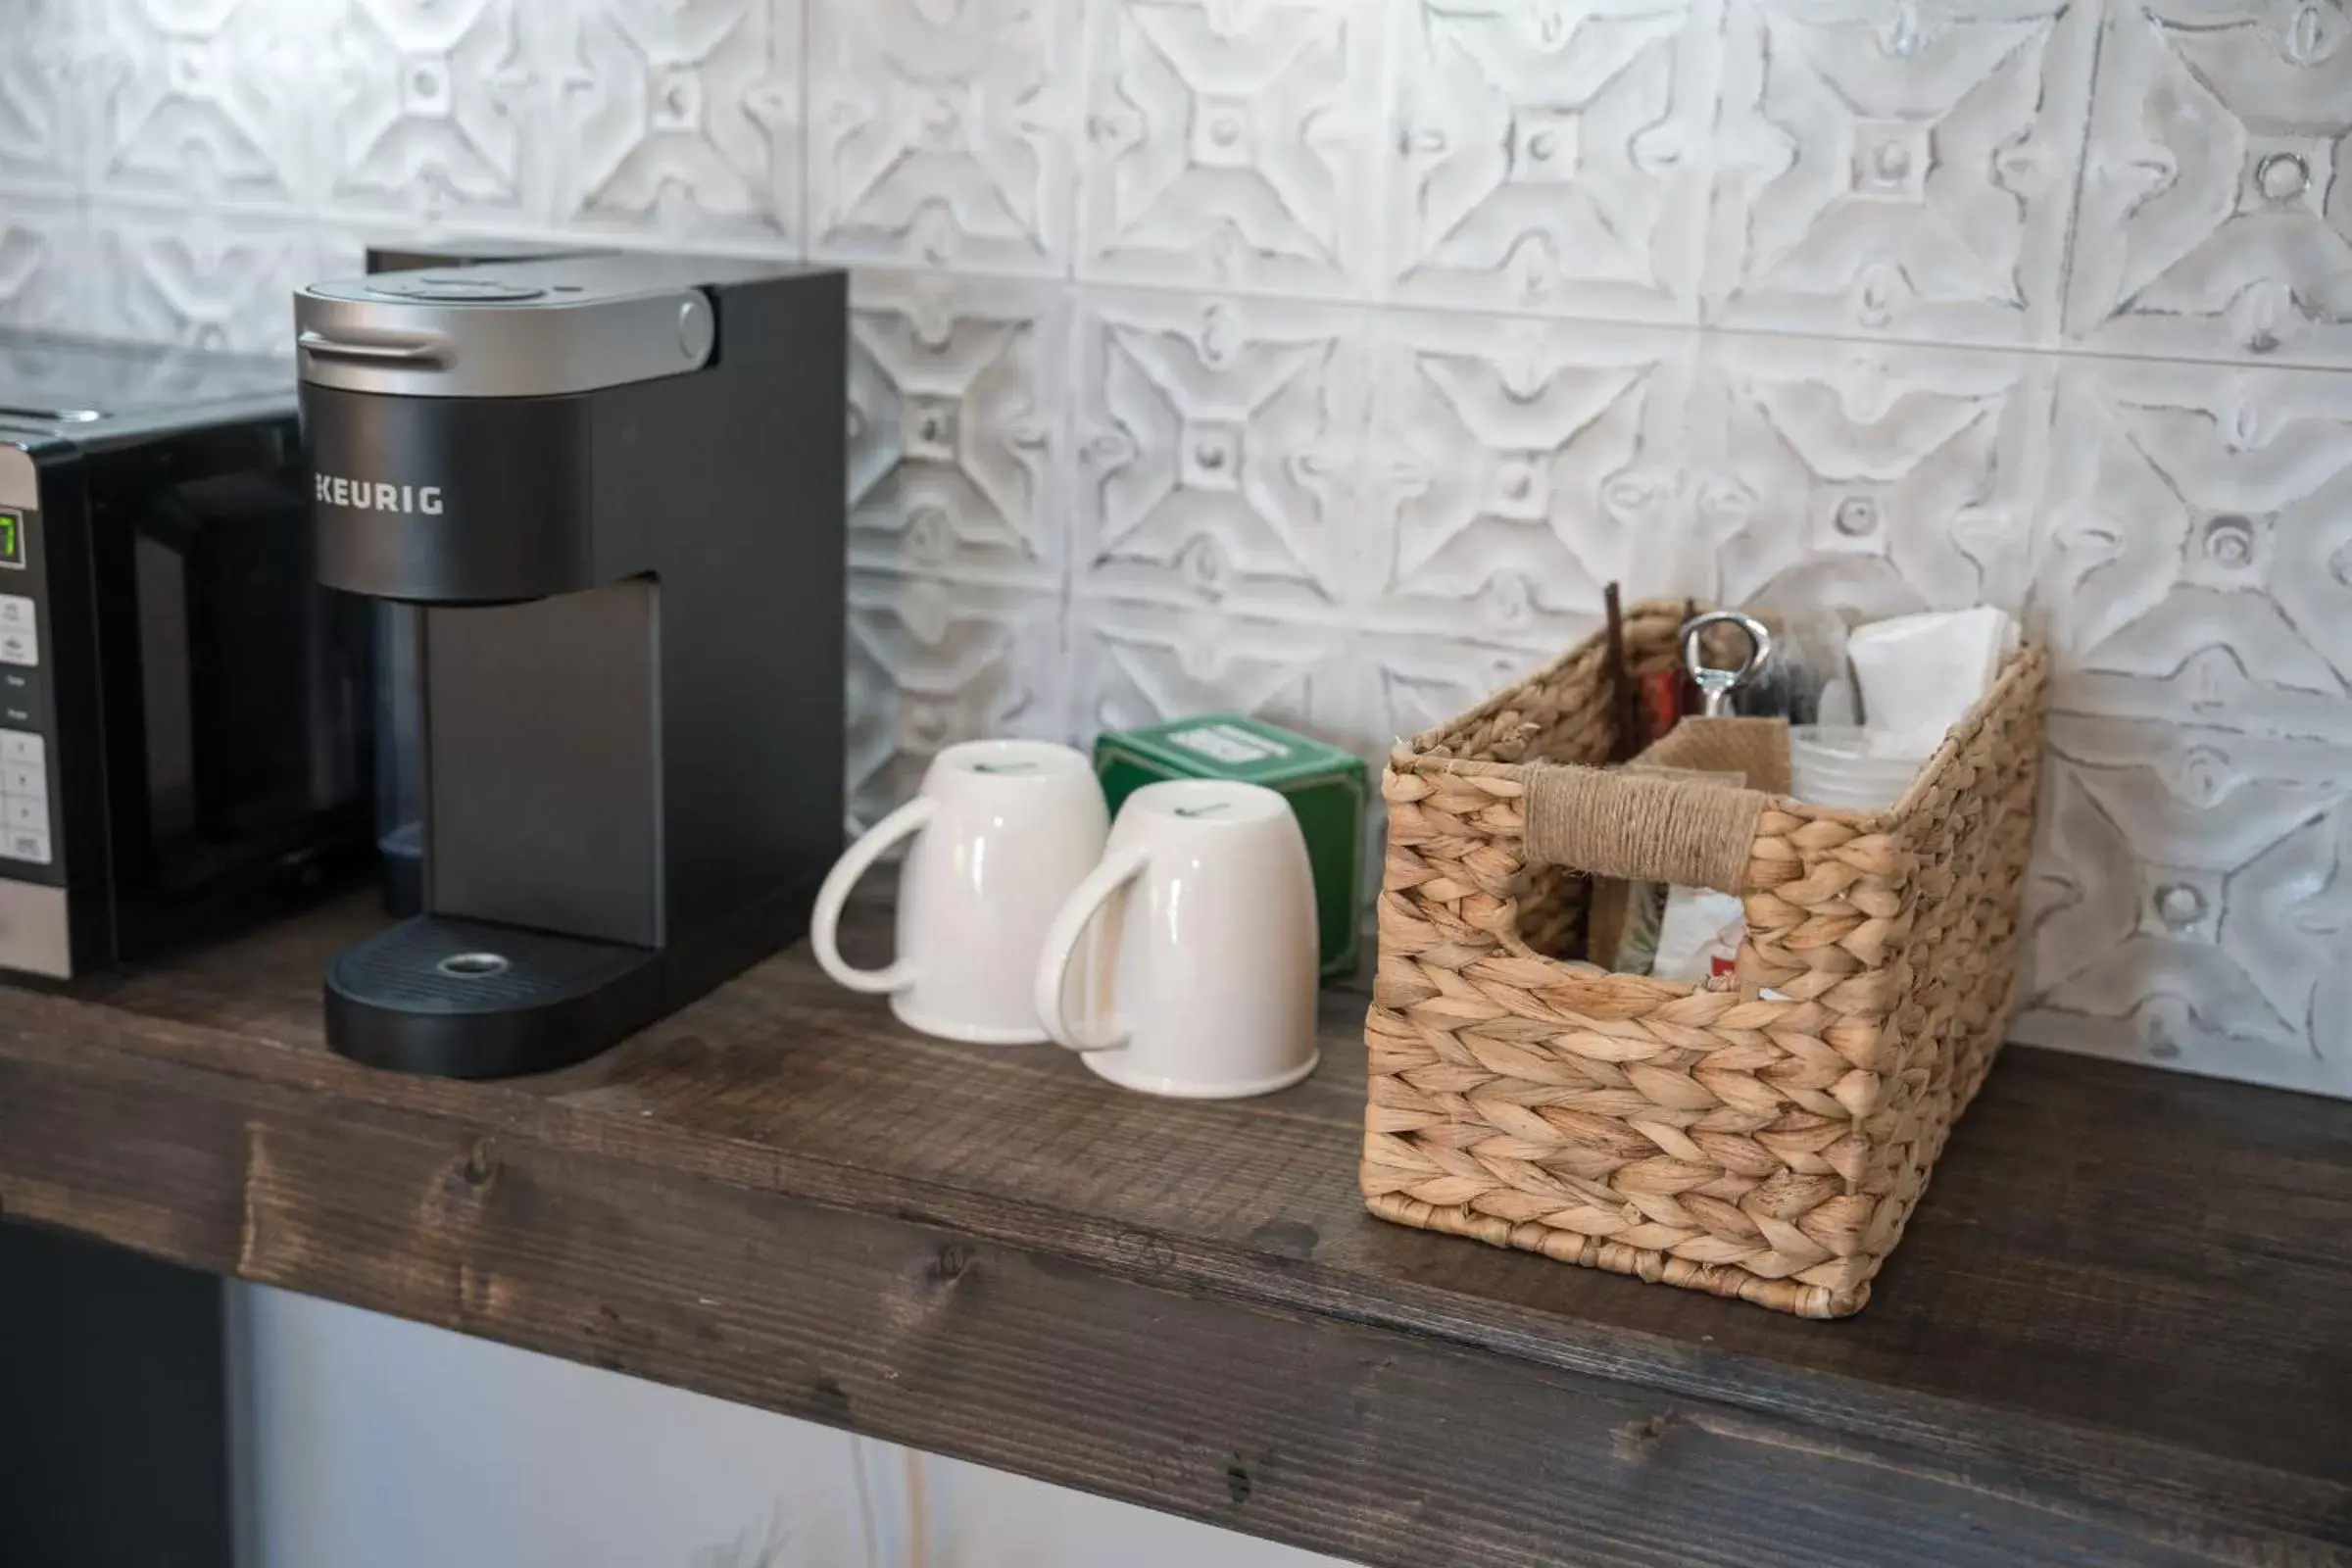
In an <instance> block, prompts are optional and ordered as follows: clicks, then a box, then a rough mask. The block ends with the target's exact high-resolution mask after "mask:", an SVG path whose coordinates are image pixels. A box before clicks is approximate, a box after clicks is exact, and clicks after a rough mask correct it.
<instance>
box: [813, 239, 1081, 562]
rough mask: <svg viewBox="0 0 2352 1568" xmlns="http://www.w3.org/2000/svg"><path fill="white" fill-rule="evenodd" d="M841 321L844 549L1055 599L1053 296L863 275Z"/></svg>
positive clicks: (1061, 538)
mask: <svg viewBox="0 0 2352 1568" xmlns="http://www.w3.org/2000/svg"><path fill="white" fill-rule="evenodd" d="M852 304H853V314H852V318H851V325H850V404H851V408H850V454H849V473H850V503H851V519H850V526H851V541H852V543H851V551H852V556H853V559H854V560H856V561H857V562H858V564H862V565H868V566H873V567H877V568H882V569H900V570H907V571H919V572H943V571H944V572H953V573H956V574H957V575H958V576H961V577H965V578H986V579H990V580H994V581H1001V582H1007V583H1021V584H1026V585H1028V586H1030V587H1033V588H1043V589H1047V590H1050V591H1052V592H1053V593H1054V594H1055V595H1058V594H1059V592H1060V589H1061V585H1062V579H1063V575H1064V571H1065V566H1066V561H1067V544H1068V540H1067V533H1068V528H1067V509H1066V503H1065V501H1064V499H1063V495H1062V469H1063V456H1064V448H1065V446H1066V444H1067V433H1066V430H1065V428H1064V426H1065V423H1066V421H1065V420H1064V419H1063V418H1062V417H1061V412H1060V411H1061V410H1062V409H1063V407H1064V406H1065V402H1066V391H1065V381H1066V377H1067V374H1068V365H1069V352H1068V335H1069V323H1068V312H1067V309H1066V307H1067V299H1066V296H1065V295H1064V294H1063V293H1062V292H1061V291H1060V290H1057V289H1053V288H1049V287H1044V286H1041V285H1037V284H1028V283H1019V282H1011V281H999V280H990V279H981V280H974V279H962V278H953V277H948V276H944V275H939V274H917V273H903V272H902V273H865V274H860V275H859V276H858V278H857V280H856V286H855V288H854V290H853V293H852Z"/></svg>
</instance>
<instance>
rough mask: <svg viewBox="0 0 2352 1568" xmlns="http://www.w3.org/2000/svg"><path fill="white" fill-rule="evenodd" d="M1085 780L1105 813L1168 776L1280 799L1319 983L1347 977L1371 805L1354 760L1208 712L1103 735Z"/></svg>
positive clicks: (1358, 929)
mask: <svg viewBox="0 0 2352 1568" xmlns="http://www.w3.org/2000/svg"><path fill="white" fill-rule="evenodd" d="M1095 774H1096V776H1097V777H1098V778H1100V779H1101V780H1102V781H1103V795H1104V797H1105V798H1106V799H1107V800H1108V801H1109V802H1110V809H1111V814H1113V815H1114V816H1115V815H1116V814H1118V809H1119V806H1120V804H1121V803H1122V802H1124V801H1125V800H1126V799H1127V797H1128V796H1130V795H1132V794H1134V793H1135V792H1136V791H1137V790H1139V789H1141V788H1143V787H1144V786H1145V785H1146V784H1155V783H1157V782H1159V781H1160V780H1161V779H1169V778H1223V779H1233V780H1235V781H1237V782H1239V783H1243V784H1263V785H1264V786H1265V787H1266V788H1268V789H1270V790H1273V791H1276V792H1277V793H1279V794H1281V795H1283V796H1284V797H1286V798H1287V799H1288V800H1289V801H1290V803H1291V810H1292V812H1293V813H1294V814H1295V815H1297V817H1298V818H1299V829H1300V831H1301V832H1303V833H1304V834H1305V835H1306V854H1307V858H1308V859H1309V860H1310V861H1312V862H1313V864H1314V868H1315V918H1316V921H1317V923H1318V924H1319V925H1320V927H1321V934H1322V941H1323V977H1324V978H1325V979H1327V980H1328V979H1331V978H1333V977H1334V976H1338V975H1347V974H1352V973H1354V972H1355V966H1356V960H1357V958H1358V957H1359V956H1360V951H1359V950H1360V949H1361V947H1362V944H1363V920H1362V914H1363V907H1364V900H1363V867H1364V848H1363V846H1364V819H1365V813H1366V812H1367V810H1368V809H1369V808H1370V800H1371V785H1370V782H1369V780H1368V779H1367V777H1366V775H1365V771H1364V764H1363V760H1362V759H1360V758H1357V757H1353V756H1350V755H1349V754H1348V753H1346V752H1343V751H1341V750H1340V749H1339V748H1338V747H1336V746H1326V745H1324V744H1323V743H1322V742H1321V741H1312V740H1308V739H1307V738H1306V737H1305V736H1303V735H1297V734H1293V733H1292V732H1291V731H1289V730H1287V729H1282V728H1278V727H1277V726H1275V725H1272V724H1268V723H1265V722H1263V721H1262V720H1259V719H1254V718H1246V717H1244V716H1243V715H1241V714H1239V713H1208V714H1204V715H1202V716H1201V717H1199V718H1180V719H1176V720H1173V721H1172V722H1169V723H1165V724H1153V725H1151V726H1150V727H1148V728H1145V729H1124V730H1111V731H1109V732H1107V733H1105V734H1103V736H1101V737H1100V738H1098V739H1097V740H1096V742H1095Z"/></svg>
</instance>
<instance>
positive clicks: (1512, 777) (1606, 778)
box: [1362, 604, 2046, 1317]
mask: <svg viewBox="0 0 2352 1568" xmlns="http://www.w3.org/2000/svg"><path fill="white" fill-rule="evenodd" d="M1681 617H1682V610H1681V608H1680V607H1679V606H1672V605H1663V604H1653V605H1643V606H1641V607H1639V608H1638V609H1637V610H1636V611H1635V612H1634V613H1632V614H1631V615H1629V616H1628V618H1627V623H1626V635H1627V640H1628V647H1629V653H1630V657H1631V659H1632V662H1633V665H1634V668H1635V669H1636V671H1637V672H1640V671H1643V670H1650V669H1660V668H1666V667H1670V666H1672V665H1673V664H1674V663H1675V662H1676V657H1677V656H1676V650H1675V637H1676V632H1677V629H1678V627H1679V625H1680V622H1681ZM2045 669H2046V664H2045V660H2044V658H2043V655H2042V654H2041V652H2040V650H2039V649H2037V648H2034V647H2032V646H2029V647H2028V648H2027V649H2026V650H2025V651H2024V652H2023V653H2021V654H2020V655H2019V656H2018V657H2017V658H2016V659H2015V660H2013V661H2012V662H2010V665H2009V667H2008V668H2007V669H2006V670H2005V671H2004V672H2003V674H2002V676H2001V678H2000V680H1999V682H1998V683H1997V684H1996V685H1995V687H1994V688H1993V690H1992V691H1991V693H1990V694H1989V695H1987V696H1986V698H1985V700H1984V702H1982V703H1980V704H1979V705H1978V707H1977V708H1976V710H1975V711H1973V712H1972V713H1971V714H1970V715H1969V717H1968V719H1967V720H1966V721H1965V722H1963V723H1961V724H1960V725H1959V726H1957V727H1956V728H1955V729H1954V730H1953V732H1952V734H1951V735H1950V736H1949V737H1948V738H1947V739H1946V740H1945V742H1944V744H1943V747H1942V749H1941V750H1940V751H1938V752H1937V753H1936V756H1935V758H1934V759H1933V760H1931V761H1930V762H1929V763H1928V764H1927V766H1926V767H1925V768H1923V769H1922V770H1921V773H1920V775H1919V778H1918V780H1917V781H1916V782H1915V783H1914V784H1913V785H1912V787H1911V789H1910V791H1909V792H1908V793H1907V794H1906V795H1905V796H1904V797H1903V799H1902V800H1901V801H1899V802H1898V803H1896V805H1895V806H1894V807H1892V808H1891V809H1887V810H1886V811H1883V812H1880V813H1877V814H1875V815H1866V814H1863V813H1859V812H1853V811H1845V810H1838V809H1831V808H1827V807H1816V806H1808V805H1805V804H1803V803H1801V802H1797V801H1792V800H1788V799H1783V798H1772V797H1767V796H1764V795H1762V794H1759V793H1757V792H1754V791H1749V790H1738V789H1732V788H1730V787H1729V786H1726V785H1722V784H1709V783H1704V782H1680V781H1678V782H1676V783H1675V784H1674V785H1673V786H1672V789H1673V791H1674V792H1675V793H1674V794H1673V796H1672V798H1671V799H1670V800H1669V801H1668V802H1667V804H1668V807H1669V808H1670V810H1669V813H1668V816H1669V819H1668V820H1666V821H1665V822H1664V823H1663V824H1661V823H1660V822H1659V821H1658V820H1657V819H1656V811H1655V809H1654V807H1655V805H1656V802H1655V800H1654V798H1653V799H1652V800H1650V801H1649V802H1648V803H1647V804H1646V805H1644V806H1642V810H1644V811H1645V812H1647V816H1646V817H1645V820H1644V821H1643V823H1642V824H1639V825H1638V828H1629V825H1628V822H1627V820H1626V812H1627V810H1629V809H1633V803H1631V800H1630V797H1628V798H1625V799H1620V797H1619V796H1618V795H1617V794H1616V793H1615V792H1618V791H1621V790H1631V789H1634V788H1636V787H1646V788H1649V789H1651V790H1653V791H1654V790H1655V789H1656V788H1657V787H1658V786H1657V785H1656V784H1655V783H1654V782H1652V783H1649V784H1648V785H1646V786H1643V781H1642V780H1640V779H1639V778H1638V777H1634V776H1629V775H1620V774H1616V773H1601V772H1597V771H1595V770H1594V769H1593V767H1591V766H1574V765H1569V764H1580V763H1581V764H1594V763H1598V762H1600V761H1602V760H1604V759H1606V758H1608V757H1609V756H1610V755H1611V753H1612V747H1613V742H1614V740H1615V735H1614V724H1615V720H1614V717H1613V711H1612V705H1611V703H1610V700H1609V684H1608V681H1607V679H1606V677H1605V674H1604V668H1603V649H1602V645H1601V642H1600V640H1599V639H1598V638H1594V639H1593V640H1590V641H1588V642H1586V643H1584V644H1583V645H1581V646H1579V647H1578V648H1577V649H1576V650H1574V651H1573V652H1571V653H1570V654H1568V655H1567V656H1566V657H1565V658H1563V659H1561V660H1560V661H1559V662H1556V663H1554V664H1552V665H1551V666H1550V667H1549V668H1548V669H1545V670H1544V671H1543V672H1541V673H1539V674H1537V675H1535V676H1534V677H1532V678H1530V679H1529V680H1528V681H1526V682H1525V683H1523V684H1522V685H1520V686H1518V687H1515V688H1513V689H1511V690H1508V691H1505V692H1503V693H1501V694H1499V695H1497V696H1495V697H1494V698H1492V699H1490V700H1489V701H1488V702H1487V703H1486V704H1484V705H1483V706H1482V707H1480V708H1478V709H1476V710H1474V711H1471V712H1469V713H1467V714H1465V715H1464V716H1463V717H1461V718H1459V719H1457V720H1455V721H1454V722H1453V723H1451V724H1447V725H1446V726H1444V727H1442V728H1439V729H1435V730H1432V731H1430V732H1429V733H1427V734H1424V735H1421V736H1419V737H1417V738H1416V739H1415V740H1413V741H1412V742H1411V743H1410V744H1408V745H1400V746H1399V747H1397V751H1396V753H1395V754H1394V756H1393V757H1392V758H1391V760H1390V763H1389V769H1388V774H1387V778H1386V782H1385V786H1384V792H1383V793H1384V794H1385V795H1386V797H1387V800H1388V808H1389V840H1388V865H1387V875H1386V879H1385V884H1384V886H1383V888H1382V891H1381V900H1380V968H1379V972H1378V978H1377V982H1376V985H1375V989H1374V992H1373V1005H1372V1010H1371V1015H1370V1017H1369V1019H1368V1021H1367V1024H1366V1033H1367V1036H1368V1039H1369V1041H1370V1045H1371V1067H1370V1072H1371V1078H1370V1104H1369V1106H1368V1110H1367V1118H1366V1128H1365V1139H1364V1160H1363V1170H1362V1178H1363V1190H1364V1197H1365V1199H1366V1201H1368V1202H1369V1203H1370V1205H1371V1208H1372V1211H1373V1212H1374V1213H1375V1214H1378V1215H1380V1216H1381V1217H1382V1218H1384V1219H1390V1220H1395V1221H1397V1222H1398V1223H1399V1224H1405V1225H1419V1226H1424V1227H1427V1228H1428V1229H1431V1230H1440V1231H1451V1232H1453V1233H1455V1234H1457V1235H1462V1236H1471V1237H1476V1238H1477V1239H1478V1240H1480V1241H1484V1242H1490V1243H1493V1244H1494V1245H1495V1246H1498V1247H1515V1248H1522V1249H1525V1250H1529V1251H1536V1252H1542V1253H1544V1254H1545V1255H1546V1256H1549V1257H1554V1258H1558V1259H1560V1260H1561V1261H1563V1262H1572V1263H1583V1264H1588V1265H1591V1266H1593V1267H1598V1268H1606V1269H1614V1270H1617V1271H1618V1272H1620V1273H1626V1274H1636V1275H1639V1276H1641V1277H1642V1279H1645V1280H1651V1281H1661V1280H1662V1281H1664V1282H1665V1283H1667V1284H1670V1285H1680V1286H1685V1287H1688V1288H1690V1289H1692V1290H1702V1291H1711V1292H1714V1293H1715V1294H1717V1295H1719V1296H1737V1297H1739V1298H1740V1299H1743V1300H1748V1301H1753V1302H1756V1303H1757V1304H1759V1305H1763V1306H1769V1307H1774V1308H1777V1309H1779V1310H1781V1311H1785V1312H1793V1313H1796V1314H1797V1315H1799V1316H1802V1317H1841V1316H1844V1315H1846V1314H1848V1313H1851V1312H1855V1311H1859V1310H1860V1309H1861V1307H1862V1305H1863V1303H1864V1302H1866V1301H1867V1300H1868V1299H1870V1281H1871V1277H1872V1276H1873V1275H1874V1274H1876V1273H1877V1272H1878V1270H1879V1265H1880V1264H1882V1263H1883V1262H1885V1261H1886V1259H1887V1254H1888V1253H1889V1252H1890V1251H1892V1250H1893V1249H1894V1245H1895V1243H1896V1241H1898V1240H1899V1239H1900V1238H1901V1236H1902V1231H1903V1223H1904V1221H1905V1220H1906V1219H1907V1218H1908V1217H1909V1216H1910V1213H1911V1208H1912V1205H1913V1204H1914V1203H1916V1202H1917V1201H1919V1196H1920V1194H1921V1192H1922V1191H1923V1190H1924V1189H1925V1188H1926V1186H1927V1180H1928V1171H1929V1167H1930V1166H1932V1165H1933V1164H1934V1163H1935V1160H1936V1154H1937V1153H1938V1152H1940V1151H1941V1150H1942V1148H1943V1141H1944V1136H1945V1134H1946V1133H1947V1132H1948V1131H1949V1130H1950V1128H1951V1125H1952V1122H1953V1120H1954V1119H1955V1118H1956V1117H1957V1116H1958V1115H1959V1114H1960V1112H1961V1110H1962V1109H1963V1108H1965V1107H1966V1105H1967V1104H1968V1102H1969V1101H1970V1099H1971V1098H1973V1097H1974V1096H1975V1094H1976V1092H1977V1088H1978V1086H1979V1085H1980V1084H1981V1083H1982V1082H1983V1081H1984V1077H1985V1068H1986V1067H1987V1066H1988V1065H1990V1063H1991V1060H1992V1055H1993V1053H1994V1052H1995V1051H1996V1050H1998V1049H1999V1046H2000V1043H2001V1037H2002V1034H2003V1031H2004V1030H2005V1028H2006V1027H2007V1024H2008V1021H2009V1016H2010V1012H2011V1008H2012V1006H2013V1004H2014V1002H2015V997H2016V964H2015V950H2016V946H2017V918H2018V900H2019V895H2020V891H2021V889H2022V886H2023V884H2024V881H2025V871H2026V857H2027V852H2028V849H2029V847H2030V840H2031V838H2032V833H2033V816H2034V782H2035V774H2036V772H2037V771H2038V767H2039V762H2040V757H2041V692H2042V685H2043V680H2044V675H2045ZM1571 800H1572V801H1573V803H1574V809H1573V810H1571V811H1569V812H1568V813H1567V814H1566V818H1565V819H1563V812H1562V809H1561V807H1562V802H1563V801H1571ZM1621 808H1623V809H1621ZM1539 829H1540V831H1538V830H1539ZM1694 838H1695V842H1694ZM1727 839H1728V840H1729V842H1726V841H1727ZM1531 844H1532V849H1531ZM1587 873H1591V874H1593V875H1605V876H1625V877H1635V878H1640V879H1643V880H1650V881H1664V882H1676V881H1680V882H1686V883H1688V884H1690V885H1700V884H1702V883H1703V884H1704V885H1710V886H1716V887H1720V888H1721V889H1722V890H1723V891H1725V892H1728V893H1735V894H1739V895H1740V896H1741V898H1742V902H1743V904H1744V907H1745V911H1746V917H1747V936H1746V940H1745V941H1744V942H1743V943H1742V944H1741V946H1740V953H1739V959H1738V968H1737V972H1736V974H1734V975H1727V976H1724V977H1721V978H1719V979H1717V980H1713V981H1710V982H1708V983H1706V984H1704V985H1700V986H1695V987H1694V986H1689V985H1677V984H1672V983H1669V982H1666V981H1661V980H1655V979H1651V978H1648V977H1646V976H1636V975H1624V974H1612V973H1610V972H1608V971H1606V970H1603V969H1599V968H1595V967H1593V965H1591V964H1587V963H1582V962H1577V961H1573V960H1572V959H1571V958H1570V957H1569V955H1573V954H1576V953H1579V952H1581V951H1582V948H1581V941H1582V924H1583V918H1584V910H1585V905H1586V901H1587V899H1588V898H1589V896H1590V890H1591V887H1592V880H1591V875H1588V874H1587Z"/></svg>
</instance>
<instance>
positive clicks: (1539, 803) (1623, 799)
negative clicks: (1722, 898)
mask: <svg viewBox="0 0 2352 1568" xmlns="http://www.w3.org/2000/svg"><path fill="white" fill-rule="evenodd" d="M1527 773H1528V778H1527V805H1526V812H1527V858H1528V859H1529V860H1530V861H1532V862H1535V863H1537V864H1541V865H1562V866H1567V867H1569V868H1571V869H1573V870H1578V871H1585V872H1589V873H1591V874H1592V875H1593V876H1602V877H1622V878H1624V879H1626V880H1627V881H1632V882H1664V883H1668V884H1670V885H1672V886H1675V887H1686V888H1713V889H1715V890H1716V891H1717V892H1719V893H1732V894H1744V893H1747V892H1750V891H1752V890H1751V889H1750V888H1748V887H1747V886H1746V880H1747V865H1748V858H1749V851H1750V850H1751V849H1752V847H1753V846H1754V844H1755V838H1756V821H1757V819H1758V818H1759V817H1761V816H1762V815H1763V813H1764V808H1765V806H1766V804H1767V803H1768V802H1769V800H1770V797H1769V796H1767V795H1765V794H1764V793H1763V792H1762V791H1760V790H1748V789H1740V788H1738V787H1736V786H1734V785H1730V784H1722V783H1716V782H1714V781H1712V780H1706V779H1693V778H1677V777H1674V776H1672V775H1670V774H1659V773H1644V772H1639V771H1629V772H1613V771H1603V770H1602V769H1600V768H1597V767H1580V766H1576V765H1573V764H1567V763H1557V762H1535V763H1529V764H1527Z"/></svg>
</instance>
